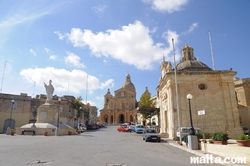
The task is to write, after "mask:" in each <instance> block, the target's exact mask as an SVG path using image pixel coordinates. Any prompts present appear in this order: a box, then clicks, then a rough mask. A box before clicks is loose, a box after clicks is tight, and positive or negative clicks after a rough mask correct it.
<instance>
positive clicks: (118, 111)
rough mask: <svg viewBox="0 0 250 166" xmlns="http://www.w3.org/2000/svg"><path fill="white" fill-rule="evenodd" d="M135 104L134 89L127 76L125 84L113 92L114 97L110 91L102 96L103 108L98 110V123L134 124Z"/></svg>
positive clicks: (135, 117) (135, 115)
mask: <svg viewBox="0 0 250 166" xmlns="http://www.w3.org/2000/svg"><path fill="white" fill-rule="evenodd" d="M136 104H137V101H136V89H135V86H134V84H133V83H132V82H131V78H130V75H129V74H127V75H126V79H125V82H124V83H123V85H122V87H121V88H120V89H118V90H116V91H115V94H114V96H113V95H112V94H111V93H110V89H108V92H107V93H106V94H105V95H104V108H103V109H102V110H100V122H101V123H103V122H105V123H107V124H120V123H125V122H127V123H130V122H136V119H137V111H136V107H137V105H136Z"/></svg>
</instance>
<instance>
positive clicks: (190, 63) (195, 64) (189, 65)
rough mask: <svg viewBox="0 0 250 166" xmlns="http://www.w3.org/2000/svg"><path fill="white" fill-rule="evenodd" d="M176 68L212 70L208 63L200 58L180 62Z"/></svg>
mask: <svg viewBox="0 0 250 166" xmlns="http://www.w3.org/2000/svg"><path fill="white" fill-rule="evenodd" d="M176 70H187V71H211V70H212V69H211V68H209V67H208V66H207V65H206V64H204V63H202V62H200V61H198V60H187V61H184V62H181V63H179V64H178V65H177V66H176Z"/></svg>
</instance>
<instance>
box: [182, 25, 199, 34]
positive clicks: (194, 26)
mask: <svg viewBox="0 0 250 166" xmlns="http://www.w3.org/2000/svg"><path fill="white" fill-rule="evenodd" d="M197 27H198V23H197V22H195V23H193V24H192V25H190V26H189V29H188V30H187V31H185V32H183V34H184V35H186V34H188V33H191V32H193V31H194V29H196V28H197Z"/></svg>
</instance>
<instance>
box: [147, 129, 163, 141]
mask: <svg viewBox="0 0 250 166" xmlns="http://www.w3.org/2000/svg"><path fill="white" fill-rule="evenodd" d="M142 139H143V140H145V141H146V142H148V141H157V142H161V137H160V135H159V133H158V132H157V131H156V130H155V129H152V128H150V129H145V130H144V131H143V134H142Z"/></svg>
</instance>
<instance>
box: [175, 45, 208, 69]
mask: <svg viewBox="0 0 250 166" xmlns="http://www.w3.org/2000/svg"><path fill="white" fill-rule="evenodd" d="M181 52H182V59H181V62H180V63H179V64H178V65H177V66H176V70H179V71H211V70H212V69H211V68H209V67H208V66H207V65H206V64H204V63H202V62H201V61H198V60H197V59H196V58H195V57H194V49H193V48H192V47H190V46H189V45H185V46H184V47H183V48H182V51H181Z"/></svg>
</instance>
